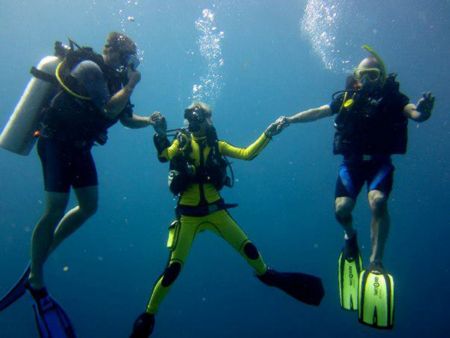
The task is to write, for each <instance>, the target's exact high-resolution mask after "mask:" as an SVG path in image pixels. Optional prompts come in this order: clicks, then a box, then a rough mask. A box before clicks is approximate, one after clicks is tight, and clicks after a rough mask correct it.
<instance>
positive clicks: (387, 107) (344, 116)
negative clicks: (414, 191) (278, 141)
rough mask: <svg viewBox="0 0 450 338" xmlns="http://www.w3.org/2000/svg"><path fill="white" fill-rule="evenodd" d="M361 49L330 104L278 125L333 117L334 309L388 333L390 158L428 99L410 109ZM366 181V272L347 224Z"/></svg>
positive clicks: (422, 116)
mask: <svg viewBox="0 0 450 338" xmlns="http://www.w3.org/2000/svg"><path fill="white" fill-rule="evenodd" d="M363 48H364V49H365V50H366V51H367V52H368V53H369V54H370V55H369V56H368V57H366V58H364V59H363V60H362V61H361V62H360V64H359V65H358V67H357V68H356V69H355V70H354V72H353V74H352V75H351V76H349V77H348V78H347V84H346V89H345V90H343V91H339V92H337V93H335V94H333V97H332V101H331V103H330V104H326V105H323V106H321V107H318V108H312V109H308V110H305V111H302V112H299V113H296V114H294V115H292V116H290V117H285V116H282V117H281V120H282V122H281V123H282V126H283V127H287V126H288V125H289V124H292V123H303V122H311V121H315V120H318V119H322V118H325V117H329V116H333V115H336V118H335V128H336V132H335V136H334V144H333V152H334V154H339V155H343V158H344V159H343V163H342V164H341V166H340V168H339V175H338V178H337V183H336V194H335V196H336V199H335V214H336V219H337V221H338V222H339V223H340V224H341V225H342V227H343V229H344V232H345V236H344V239H345V244H344V247H343V249H342V251H341V253H340V255H339V260H338V279H339V280H338V285H339V296H340V303H341V307H342V308H343V309H345V310H353V311H356V310H358V317H359V321H360V322H361V323H363V324H367V325H370V326H373V327H377V328H387V329H388V328H392V326H393V324H394V279H393V278H392V276H391V275H390V274H388V273H387V272H386V270H385V268H384V266H383V264H382V259H383V253H384V247H385V244H386V240H387V237H388V232H389V227H390V218H389V213H388V205H387V202H388V197H389V194H390V192H391V189H392V185H393V173H394V166H393V165H392V161H391V155H394V154H405V153H406V150H407V124H408V119H411V120H413V121H416V122H423V121H426V120H427V119H428V118H429V117H430V116H431V112H432V109H433V105H434V97H433V96H432V94H431V93H425V94H423V96H422V97H421V98H420V99H419V100H418V102H417V104H412V103H410V102H409V98H408V97H407V96H405V95H404V94H403V93H401V92H400V90H399V83H398V82H397V81H396V75H395V74H388V73H387V70H386V66H385V64H384V62H383V60H382V59H381V57H380V56H379V55H378V54H377V53H376V52H375V51H374V50H373V49H372V48H371V47H369V46H367V45H364V46H363ZM364 183H366V184H367V189H368V200H369V206H370V209H371V212H372V220H371V242H372V252H371V255H370V260H369V266H368V267H367V269H365V270H363V268H362V257H361V253H360V250H359V247H358V243H357V236H356V231H355V229H354V228H353V222H352V211H353V208H354V206H355V203H356V199H357V196H358V195H359V193H360V191H361V189H362V187H363V185H364Z"/></svg>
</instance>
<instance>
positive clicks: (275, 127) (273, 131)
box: [264, 118, 283, 137]
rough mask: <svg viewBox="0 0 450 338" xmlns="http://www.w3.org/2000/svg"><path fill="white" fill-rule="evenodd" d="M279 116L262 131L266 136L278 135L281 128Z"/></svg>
mask: <svg viewBox="0 0 450 338" xmlns="http://www.w3.org/2000/svg"><path fill="white" fill-rule="evenodd" d="M281 122H282V120H281V118H278V119H277V120H276V121H275V122H273V123H271V124H270V125H269V126H268V127H267V129H266V130H265V131H264V133H265V134H266V136H267V137H272V136H275V135H278V134H279V133H281V131H282V130H283V125H282V123H281Z"/></svg>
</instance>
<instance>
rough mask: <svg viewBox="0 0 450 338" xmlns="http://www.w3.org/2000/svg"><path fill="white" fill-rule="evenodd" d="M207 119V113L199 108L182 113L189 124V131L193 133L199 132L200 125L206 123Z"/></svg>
mask: <svg viewBox="0 0 450 338" xmlns="http://www.w3.org/2000/svg"><path fill="white" fill-rule="evenodd" d="M207 117H208V114H207V112H206V111H205V110H204V109H202V108H199V107H195V108H192V109H186V110H185V111H184V118H185V119H186V120H187V121H188V123H189V131H191V132H193V133H195V132H198V131H200V129H201V125H202V124H203V123H204V122H205V121H206V118H207Z"/></svg>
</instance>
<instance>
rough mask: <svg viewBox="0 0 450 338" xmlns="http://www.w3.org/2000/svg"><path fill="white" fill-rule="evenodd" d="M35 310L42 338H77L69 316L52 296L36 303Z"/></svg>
mask: <svg viewBox="0 0 450 338" xmlns="http://www.w3.org/2000/svg"><path fill="white" fill-rule="evenodd" d="M33 310H34V317H35V319H36V326H37V329H38V331H39V335H40V337H41V338H76V334H75V330H74V328H73V326H72V323H71V322H70V319H69V316H67V314H66V312H65V311H64V309H63V308H62V307H61V306H60V305H59V304H58V303H57V302H56V301H55V300H54V299H53V298H51V297H50V296H46V297H43V298H41V299H39V300H38V301H36V303H35V304H33Z"/></svg>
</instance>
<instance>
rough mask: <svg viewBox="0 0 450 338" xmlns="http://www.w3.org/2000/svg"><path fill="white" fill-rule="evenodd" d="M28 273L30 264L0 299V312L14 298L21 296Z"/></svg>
mask: <svg viewBox="0 0 450 338" xmlns="http://www.w3.org/2000/svg"><path fill="white" fill-rule="evenodd" d="M29 275H30V264H28V266H27V268H26V269H25V271H24V272H23V274H22V276H21V277H20V279H19V280H18V281H17V283H16V284H15V285H14V286H13V287H12V288H11V290H9V291H8V292H7V293H6V295H5V296H3V298H2V299H1V300H0V312H1V311H3V310H4V309H6V308H7V307H8V306H10V305H11V304H13V303H14V302H15V301H16V300H18V299H19V298H20V297H22V296H23V295H24V294H25V292H26V290H27V289H26V285H27V282H28V276H29Z"/></svg>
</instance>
